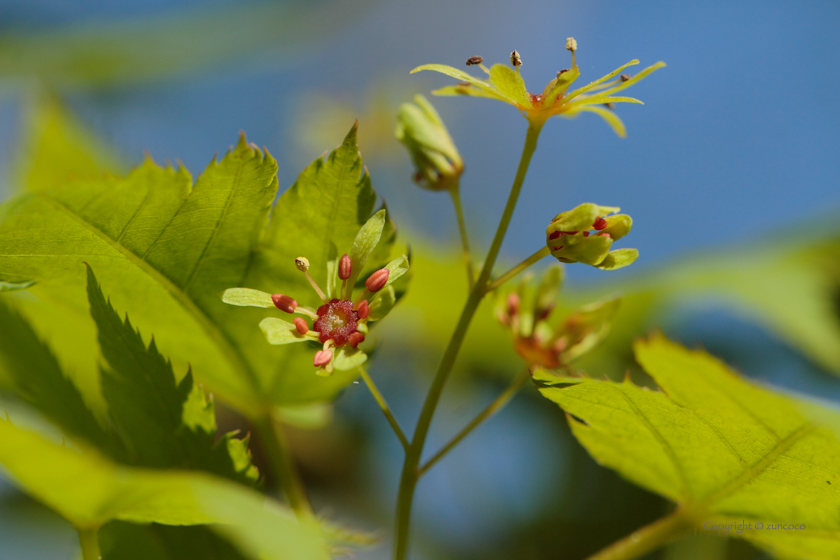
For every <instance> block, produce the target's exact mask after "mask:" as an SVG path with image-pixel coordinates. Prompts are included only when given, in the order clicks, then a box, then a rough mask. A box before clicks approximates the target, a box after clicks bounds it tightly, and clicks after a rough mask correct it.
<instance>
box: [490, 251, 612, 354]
mask: <svg viewBox="0 0 840 560" xmlns="http://www.w3.org/2000/svg"><path fill="white" fill-rule="evenodd" d="M562 278H563V276H562V270H561V269H560V267H559V266H555V267H552V268H550V269H548V271H546V273H545V275H544V276H543V278H542V281H541V282H540V284H539V286H538V287H537V288H536V289H533V288H531V287H530V285H529V279H527V278H526V279H525V280H524V281H523V282H522V283H521V284H520V285H519V287H518V288H517V289H516V290H514V291H512V292H510V293H508V294H507V295H505V294H503V293H499V295H498V298H497V300H496V318H497V319H498V320H499V322H500V323H502V325H504V326H505V327H506V328H507V329H508V330H509V331H510V333H511V336H512V337H513V345H514V349H515V350H516V352H517V353H518V354H519V355H520V356H521V357H522V359H523V360H525V361H526V362H527V363H528V365H529V366H535V365H538V366H542V367H545V368H549V369H555V368H559V367H564V366H567V365H568V364H569V363H570V362H571V361H572V360H575V359H577V358H579V357H581V356H582V355H584V354H585V353H587V352H589V351H590V350H592V349H593V348H595V347H596V346H597V345H598V344H600V343H601V342H602V341H603V340H604V338H606V336H607V334H608V333H609V330H610V320H611V318H612V316H613V315H614V314H615V311H616V310H617V309H618V305H619V300H618V299H609V300H605V301H601V302H597V303H594V304H591V305H586V306H584V307H581V308H580V309H578V310H577V311H575V312H574V313H572V314H571V315H569V316H567V317H566V318H565V319H563V321H561V322H560V323H558V324H557V325H555V326H552V325H551V324H550V322H549V321H550V319H551V315H552V312H553V311H554V306H555V301H556V299H557V294H558V292H559V290H560V285H561V283H562Z"/></svg>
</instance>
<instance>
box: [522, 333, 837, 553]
mask: <svg viewBox="0 0 840 560" xmlns="http://www.w3.org/2000/svg"><path fill="white" fill-rule="evenodd" d="M635 351H636V359H637V360H638V361H639V363H640V364H641V365H642V367H643V368H644V369H645V371H647V373H648V374H649V375H650V376H651V377H652V378H653V379H654V380H655V381H656V383H657V384H658V385H659V387H660V388H661V389H662V390H661V391H651V390H650V389H647V388H642V387H638V386H636V385H633V384H632V383H631V382H630V381H629V378H628V379H627V380H625V381H624V382H615V381H608V380H604V381H601V380H596V379H592V378H588V377H559V376H554V375H552V374H551V373H549V372H546V371H544V370H540V371H538V372H535V373H534V381H535V383H536V384H537V386H538V387H539V389H540V392H541V393H542V394H543V396H545V397H546V398H548V399H550V400H552V401H554V402H556V403H557V404H558V405H560V407H561V408H563V409H564V410H565V411H566V412H567V413H568V414H569V415H570V416H569V417H568V418H569V424H570V426H571V429H572V432H573V433H574V435H575V437H577V439H578V440H579V441H580V442H581V444H583V446H584V447H586V449H587V450H588V451H589V453H590V454H592V456H593V457H594V458H595V459H596V460H597V461H598V462H599V463H601V464H603V465H605V466H607V467H610V468H612V469H615V470H617V471H618V472H619V473H620V474H622V475H623V476H624V477H626V478H628V479H629V480H630V481H632V482H634V483H636V484H638V485H640V486H642V487H644V488H646V489H648V490H650V491H652V492H656V493H658V494H661V495H663V496H665V497H667V498H669V499H671V500H673V501H674V502H676V503H677V504H679V506H680V509H679V510H678V513H677V514H676V515H681V516H684V517H686V518H687V519H688V520H690V522H691V523H692V524H693V525H694V526H695V527H696V529H697V530H704V529H705V530H708V527H707V526H705V525H706V524H708V523H712V524H720V523H729V524H737V523H741V522H743V521H746V522H749V523H753V524H755V523H756V522H760V523H763V524H764V525H765V526H767V529H764V530H758V529H752V530H750V529H744V530H743V532H742V533H738V532H735V533H734V534H733V533H732V532H730V536H736V537H743V538H746V539H749V540H752V541H753V542H755V543H757V544H759V545H760V546H762V547H764V548H767V549H769V550H770V551H772V552H774V553H778V554H780V555H783V556H785V557H790V558H808V559H810V560H816V559H826V560H827V559H830V558H837V557H838V556H840V517H838V511H840V471H838V465H840V442H838V439H837V437H836V435H835V433H834V431H832V430H831V429H829V428H826V427H824V426H822V425H820V424H818V423H816V422H815V421H814V419H813V417H810V416H806V415H804V414H803V413H802V411H803V410H804V409H803V408H802V406H801V405H800V404H799V403H797V402H796V400H795V399H793V398H791V397H788V396H783V395H781V394H778V393H773V392H771V391H769V390H766V389H763V388H760V387H758V386H755V385H752V384H751V383H749V382H747V381H745V380H743V379H740V378H739V377H738V376H737V374H735V373H734V372H733V371H732V370H730V369H729V368H727V367H726V365H725V364H723V363H722V362H720V361H718V360H716V359H715V358H713V357H712V356H710V355H708V354H706V353H705V352H702V351H690V350H687V349H686V348H684V347H682V346H679V345H678V344H675V343H672V342H670V341H668V340H667V339H665V338H664V337H663V336H661V335H655V336H653V337H651V338H650V339H649V340H640V341H638V342H637V343H636V345H635ZM663 391H664V392H663ZM776 523H784V524H796V525H804V526H805V527H806V529H802V530H772V529H771V528H770V527H772V525H773V524H776Z"/></svg>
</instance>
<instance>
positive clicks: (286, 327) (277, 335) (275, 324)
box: [260, 317, 312, 344]
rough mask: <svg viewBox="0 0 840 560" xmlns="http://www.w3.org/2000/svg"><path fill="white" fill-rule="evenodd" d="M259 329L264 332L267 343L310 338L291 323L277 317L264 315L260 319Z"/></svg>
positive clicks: (298, 340) (289, 342) (301, 340)
mask: <svg viewBox="0 0 840 560" xmlns="http://www.w3.org/2000/svg"><path fill="white" fill-rule="evenodd" d="M260 329H262V332H264V333H265V337H266V339H268V343H269V344H291V343H293V342H303V341H305V340H312V339H309V338H306V337H305V336H303V335H301V334H300V333H298V332H297V329H296V328H295V326H294V325H293V324H291V323H289V322H287V321H284V320H283V319H278V318H277V317H266V318H265V319H263V320H262V321H260Z"/></svg>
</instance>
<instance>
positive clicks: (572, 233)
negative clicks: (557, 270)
mask: <svg viewBox="0 0 840 560" xmlns="http://www.w3.org/2000/svg"><path fill="white" fill-rule="evenodd" d="M619 210H620V208H617V207H614V206H599V205H598V204H592V203H590V202H587V203H585V204H581V205H580V206H578V207H576V208H574V209H572V210H569V211H568V212H561V213H560V214H558V215H557V216H555V218H554V219H553V220H552V221H551V224H549V226H548V228H546V243H547V245H548V248H549V250H550V251H551V254H552V255H553V256H554V257H555V258H556V259H557V260H559V261H560V262H566V263H574V262H580V263H584V264H588V265H590V266H596V267H598V268H601V269H603V270H615V269H617V268H622V267H624V266H627V265H629V264H631V263H632V262H633V261H635V260H636V259H637V258H638V256H639V252H638V251H637V250H636V249H617V250H611V248H612V244H613V242H614V241H616V240H618V239H621V238H622V237H624V236H625V235H627V234H628V233H630V228H631V227H632V226H633V219H632V218H630V216H628V215H626V214H615V215H612V216H609V215H608V214H611V213H613V212H618V211H619Z"/></svg>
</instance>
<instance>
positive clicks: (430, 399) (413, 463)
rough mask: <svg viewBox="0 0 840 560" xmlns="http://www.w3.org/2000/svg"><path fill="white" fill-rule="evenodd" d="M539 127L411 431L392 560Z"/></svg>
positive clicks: (403, 548)
mask: <svg viewBox="0 0 840 560" xmlns="http://www.w3.org/2000/svg"><path fill="white" fill-rule="evenodd" d="M541 128H542V124H541V123H538V124H531V125H530V126H529V127H528V133H527V135H526V136H525V146H524V147H523V148H522V157H521V158H520V160H519V168H518V169H517V170H516V178H515V179H514V180H513V186H511V189H510V195H509V196H508V201H507V204H506V205H505V209H504V212H502V218H501V220H500V221H499V227H498V228H497V229H496V235H495V236H494V237H493V242H492V243H491V245H490V250H489V251H488V253H487V258H486V259H485V260H484V266H483V267H482V269H481V274H479V276H478V281H477V282H476V284H475V285H474V286H473V289H472V290H471V291H470V295H469V297H468V298H467V302H466V303H465V304H464V309H463V310H462V311H461V317H460V319H459V320H458V325H457V326H456V327H455V332H454V333H453V334H452V338H451V339H450V340H449V344H448V345H447V347H446V350H445V351H444V353H443V357H442V358H441V361H440V365H439V366H438V370H437V373H436V374H435V377H434V379H433V380H432V385H431V386H430V387H429V392H428V394H427V395H426V400H425V402H424V403H423V409H422V411H421V412H420V418H419V420H418V421H417V427H416V428H415V430H414V437H413V438H412V439H411V445H410V446H409V448H408V452H407V453H406V455H405V462H404V463H403V470H402V476H401V478H400V488H399V493H398V494H397V512H396V527H395V537H394V556H393V557H394V560H405V558H406V554H407V553H408V533H409V527H410V524H411V504H412V502H413V501H414V489H415V488H416V486H417V479H418V476H419V469H418V467H419V465H420V458H421V455H422V454H423V446H424V445H425V443H426V436H427V435H428V433H429V426H431V424H432V418H433V417H434V414H435V409H436V408H437V404H438V401H439V400H440V395H441V393H442V392H443V386H444V385H445V384H446V380H447V379H448V378H449V374H450V373H451V372H452V367H453V366H454V365H455V359H456V358H457V357H458V352H459V351H460V349H461V344H462V343H463V342H464V337H465V336H466V334H467V329H468V328H469V326H470V322H471V321H472V318H473V315H474V314H475V312H476V310H477V309H478V304H479V303H481V299H482V297H484V293H485V290H484V288H485V286H486V285H487V281H488V280H489V279H490V273H491V271H492V270H493V265H494V264H495V263H496V257H498V256H499V249H500V248H501V247H502V241H504V238H505V234H506V233H507V228H508V225H510V219H511V217H512V216H513V210H514V208H516V201H517V199H518V198H519V192H520V191H521V190H522V183H523V182H524V181H525V174H526V173H527V172H528V164H529V163H530V162H531V156H532V155H533V154H534V150H536V148H537V138H539V135H540V129H541Z"/></svg>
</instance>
